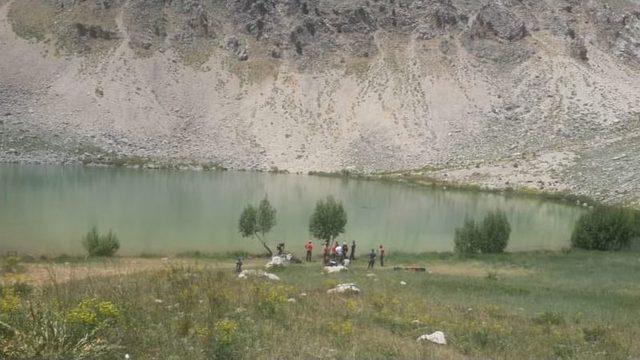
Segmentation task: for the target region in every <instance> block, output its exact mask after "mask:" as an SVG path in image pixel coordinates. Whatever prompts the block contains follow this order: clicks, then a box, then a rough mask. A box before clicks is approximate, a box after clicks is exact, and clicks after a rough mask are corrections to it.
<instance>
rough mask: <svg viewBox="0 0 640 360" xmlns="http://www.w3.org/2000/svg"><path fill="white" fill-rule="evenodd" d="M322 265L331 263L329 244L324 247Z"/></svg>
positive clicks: (326, 243)
mask: <svg viewBox="0 0 640 360" xmlns="http://www.w3.org/2000/svg"><path fill="white" fill-rule="evenodd" d="M322 263H323V264H325V265H327V264H328V263H329V243H328V242H325V243H324V245H322Z"/></svg>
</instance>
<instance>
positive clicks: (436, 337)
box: [418, 331, 447, 345]
mask: <svg viewBox="0 0 640 360" xmlns="http://www.w3.org/2000/svg"><path fill="white" fill-rule="evenodd" d="M425 340H427V341H431V342H432V343H436V344H439V345H447V339H446V338H445V337H444V333H443V332H442V331H436V332H434V333H433V334H425V335H422V336H420V337H419V338H418V341H425Z"/></svg>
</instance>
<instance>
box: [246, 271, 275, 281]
mask: <svg viewBox="0 0 640 360" xmlns="http://www.w3.org/2000/svg"><path fill="white" fill-rule="evenodd" d="M251 276H256V277H266V278H267V279H269V280H273V281H280V278H279V277H278V275H276V274H272V273H268V272H266V271H262V270H243V271H242V272H241V273H240V274H238V277H239V278H240V279H246V278H248V277H251Z"/></svg>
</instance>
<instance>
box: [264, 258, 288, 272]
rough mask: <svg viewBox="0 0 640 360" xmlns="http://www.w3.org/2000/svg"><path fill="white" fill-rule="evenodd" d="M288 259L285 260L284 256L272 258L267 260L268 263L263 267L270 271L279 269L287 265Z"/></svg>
mask: <svg viewBox="0 0 640 360" xmlns="http://www.w3.org/2000/svg"><path fill="white" fill-rule="evenodd" d="M289 262H290V259H287V258H286V257H285V256H278V255H276V256H274V257H272V258H271V260H269V262H268V263H267V264H266V265H265V266H264V267H266V268H267V269H271V268H272V267H280V266H287V265H289Z"/></svg>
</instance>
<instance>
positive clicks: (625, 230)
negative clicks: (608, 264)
mask: <svg viewBox="0 0 640 360" xmlns="http://www.w3.org/2000/svg"><path fill="white" fill-rule="evenodd" d="M635 228H636V224H634V214H633V213H632V212H631V211H630V210H627V209H623V208H610V207H598V208H595V209H594V210H592V211H590V212H588V213H586V214H584V215H582V216H581V217H580V219H578V221H577V222H576V224H575V226H574V228H573V234H572V235H571V245H572V246H573V247H574V248H580V249H587V250H602V251H606V250H622V249H624V248H627V247H629V246H630V244H631V239H632V238H633V237H634V235H635Z"/></svg>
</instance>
